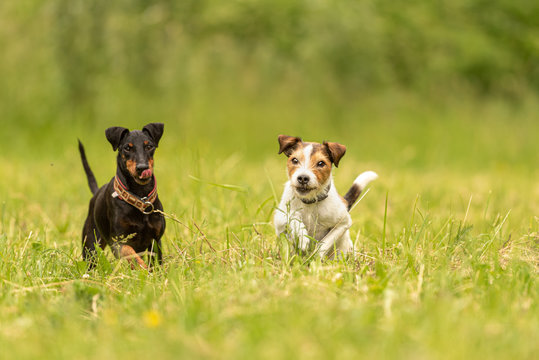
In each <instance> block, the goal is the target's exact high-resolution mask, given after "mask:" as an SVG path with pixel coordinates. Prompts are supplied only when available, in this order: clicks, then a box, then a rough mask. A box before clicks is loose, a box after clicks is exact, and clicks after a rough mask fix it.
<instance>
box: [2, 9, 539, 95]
mask: <svg viewBox="0 0 539 360" xmlns="http://www.w3.org/2000/svg"><path fill="white" fill-rule="evenodd" d="M0 11H1V12H0V45H1V46H2V48H3V49H4V55H3V57H4V59H3V60H0V67H1V68H0V75H2V76H4V77H5V78H7V79H9V78H11V80H12V82H11V85H12V86H17V85H16V84H17V83H19V82H20V81H21V80H22V81H24V80H25V76H22V75H21V76H18V75H20V73H26V74H30V75H26V76H27V77H28V78H27V79H26V81H32V80H34V81H36V82H38V83H40V85H41V86H47V84H49V83H50V84H51V85H48V86H49V89H48V90H47V91H57V92H62V94H64V95H65V98H67V99H69V101H70V102H74V103H81V102H82V103H84V102H87V101H91V99H92V98H93V97H95V96H96V94H97V93H98V92H99V91H100V89H102V88H103V87H106V86H110V84H112V83H114V82H123V83H127V84H129V85H128V86H132V87H134V88H137V89H139V90H140V91H141V92H147V93H149V94H159V93H161V92H166V91H169V92H170V91H175V92H176V93H181V92H183V91H185V92H188V91H189V88H190V85H191V84H194V83H205V84H208V86H212V84H215V83H216V82H221V81H224V82H225V83H227V82H228V83H235V82H237V83H239V84H244V86H246V87H250V88H252V89H254V90H253V91H260V92H263V91H265V89H267V88H275V87H279V86H285V87H290V88H294V87H296V88H297V89H300V90H298V91H303V90H302V89H318V90H313V91H320V92H321V93H322V94H323V93H324V91H325V90H324V89H331V92H332V93H335V94H338V96H342V97H344V98H346V97H349V96H350V97H353V96H357V94H361V93H371V92H376V91H383V90H384V89H387V88H395V87H397V88H403V89H414V90H420V91H426V92H435V93H436V92H440V93H442V94H443V93H444V92H447V91H459V89H469V90H470V91H471V92H472V93H475V94H477V95H479V96H483V95H490V94H497V95H503V96H508V97H518V96H519V94H520V93H521V92H522V91H530V90H531V91H532V92H539V2H538V1H536V0H489V1H487V0H451V1H444V0H439V1H425V0H423V1H418V0H406V1H402V0H230V1H219V0H181V1H175V0H151V1H150V0H116V1H108V0H51V1H38V0H21V1H16V2H4V4H3V5H0ZM32 74H33V77H32ZM47 74H48V75H47ZM52 83H54V85H52ZM291 91H292V90H291ZM5 95H6V96H8V94H5Z"/></svg>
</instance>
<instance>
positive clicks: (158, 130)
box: [142, 123, 165, 147]
mask: <svg viewBox="0 0 539 360" xmlns="http://www.w3.org/2000/svg"><path fill="white" fill-rule="evenodd" d="M164 128H165V124H163V123H151V124H148V125H146V126H145V127H143V128H142V131H143V132H145V133H146V134H148V136H149V137H151V138H152V140H153V142H154V145H155V147H157V145H159V140H160V139H161V136H163V130H164Z"/></svg>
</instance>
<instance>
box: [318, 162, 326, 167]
mask: <svg viewBox="0 0 539 360" xmlns="http://www.w3.org/2000/svg"><path fill="white" fill-rule="evenodd" d="M316 165H318V167H324V166H326V163H325V162H323V161H319V162H318V164H316Z"/></svg>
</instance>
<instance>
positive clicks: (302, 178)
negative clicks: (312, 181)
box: [298, 175, 309, 185]
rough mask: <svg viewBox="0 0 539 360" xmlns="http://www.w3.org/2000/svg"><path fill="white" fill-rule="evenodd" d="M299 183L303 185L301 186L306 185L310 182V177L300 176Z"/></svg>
mask: <svg viewBox="0 0 539 360" xmlns="http://www.w3.org/2000/svg"><path fill="white" fill-rule="evenodd" d="M298 182H299V183H300V184H301V185H305V184H307V183H308V182H309V177H308V176H307V175H300V176H298Z"/></svg>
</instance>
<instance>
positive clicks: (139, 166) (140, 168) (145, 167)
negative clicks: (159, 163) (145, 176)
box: [137, 164, 150, 174]
mask: <svg viewBox="0 0 539 360" xmlns="http://www.w3.org/2000/svg"><path fill="white" fill-rule="evenodd" d="M149 168H150V166H148V164H137V172H138V173H139V174H140V173H142V172H143V171H144V170H148V169H149Z"/></svg>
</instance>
